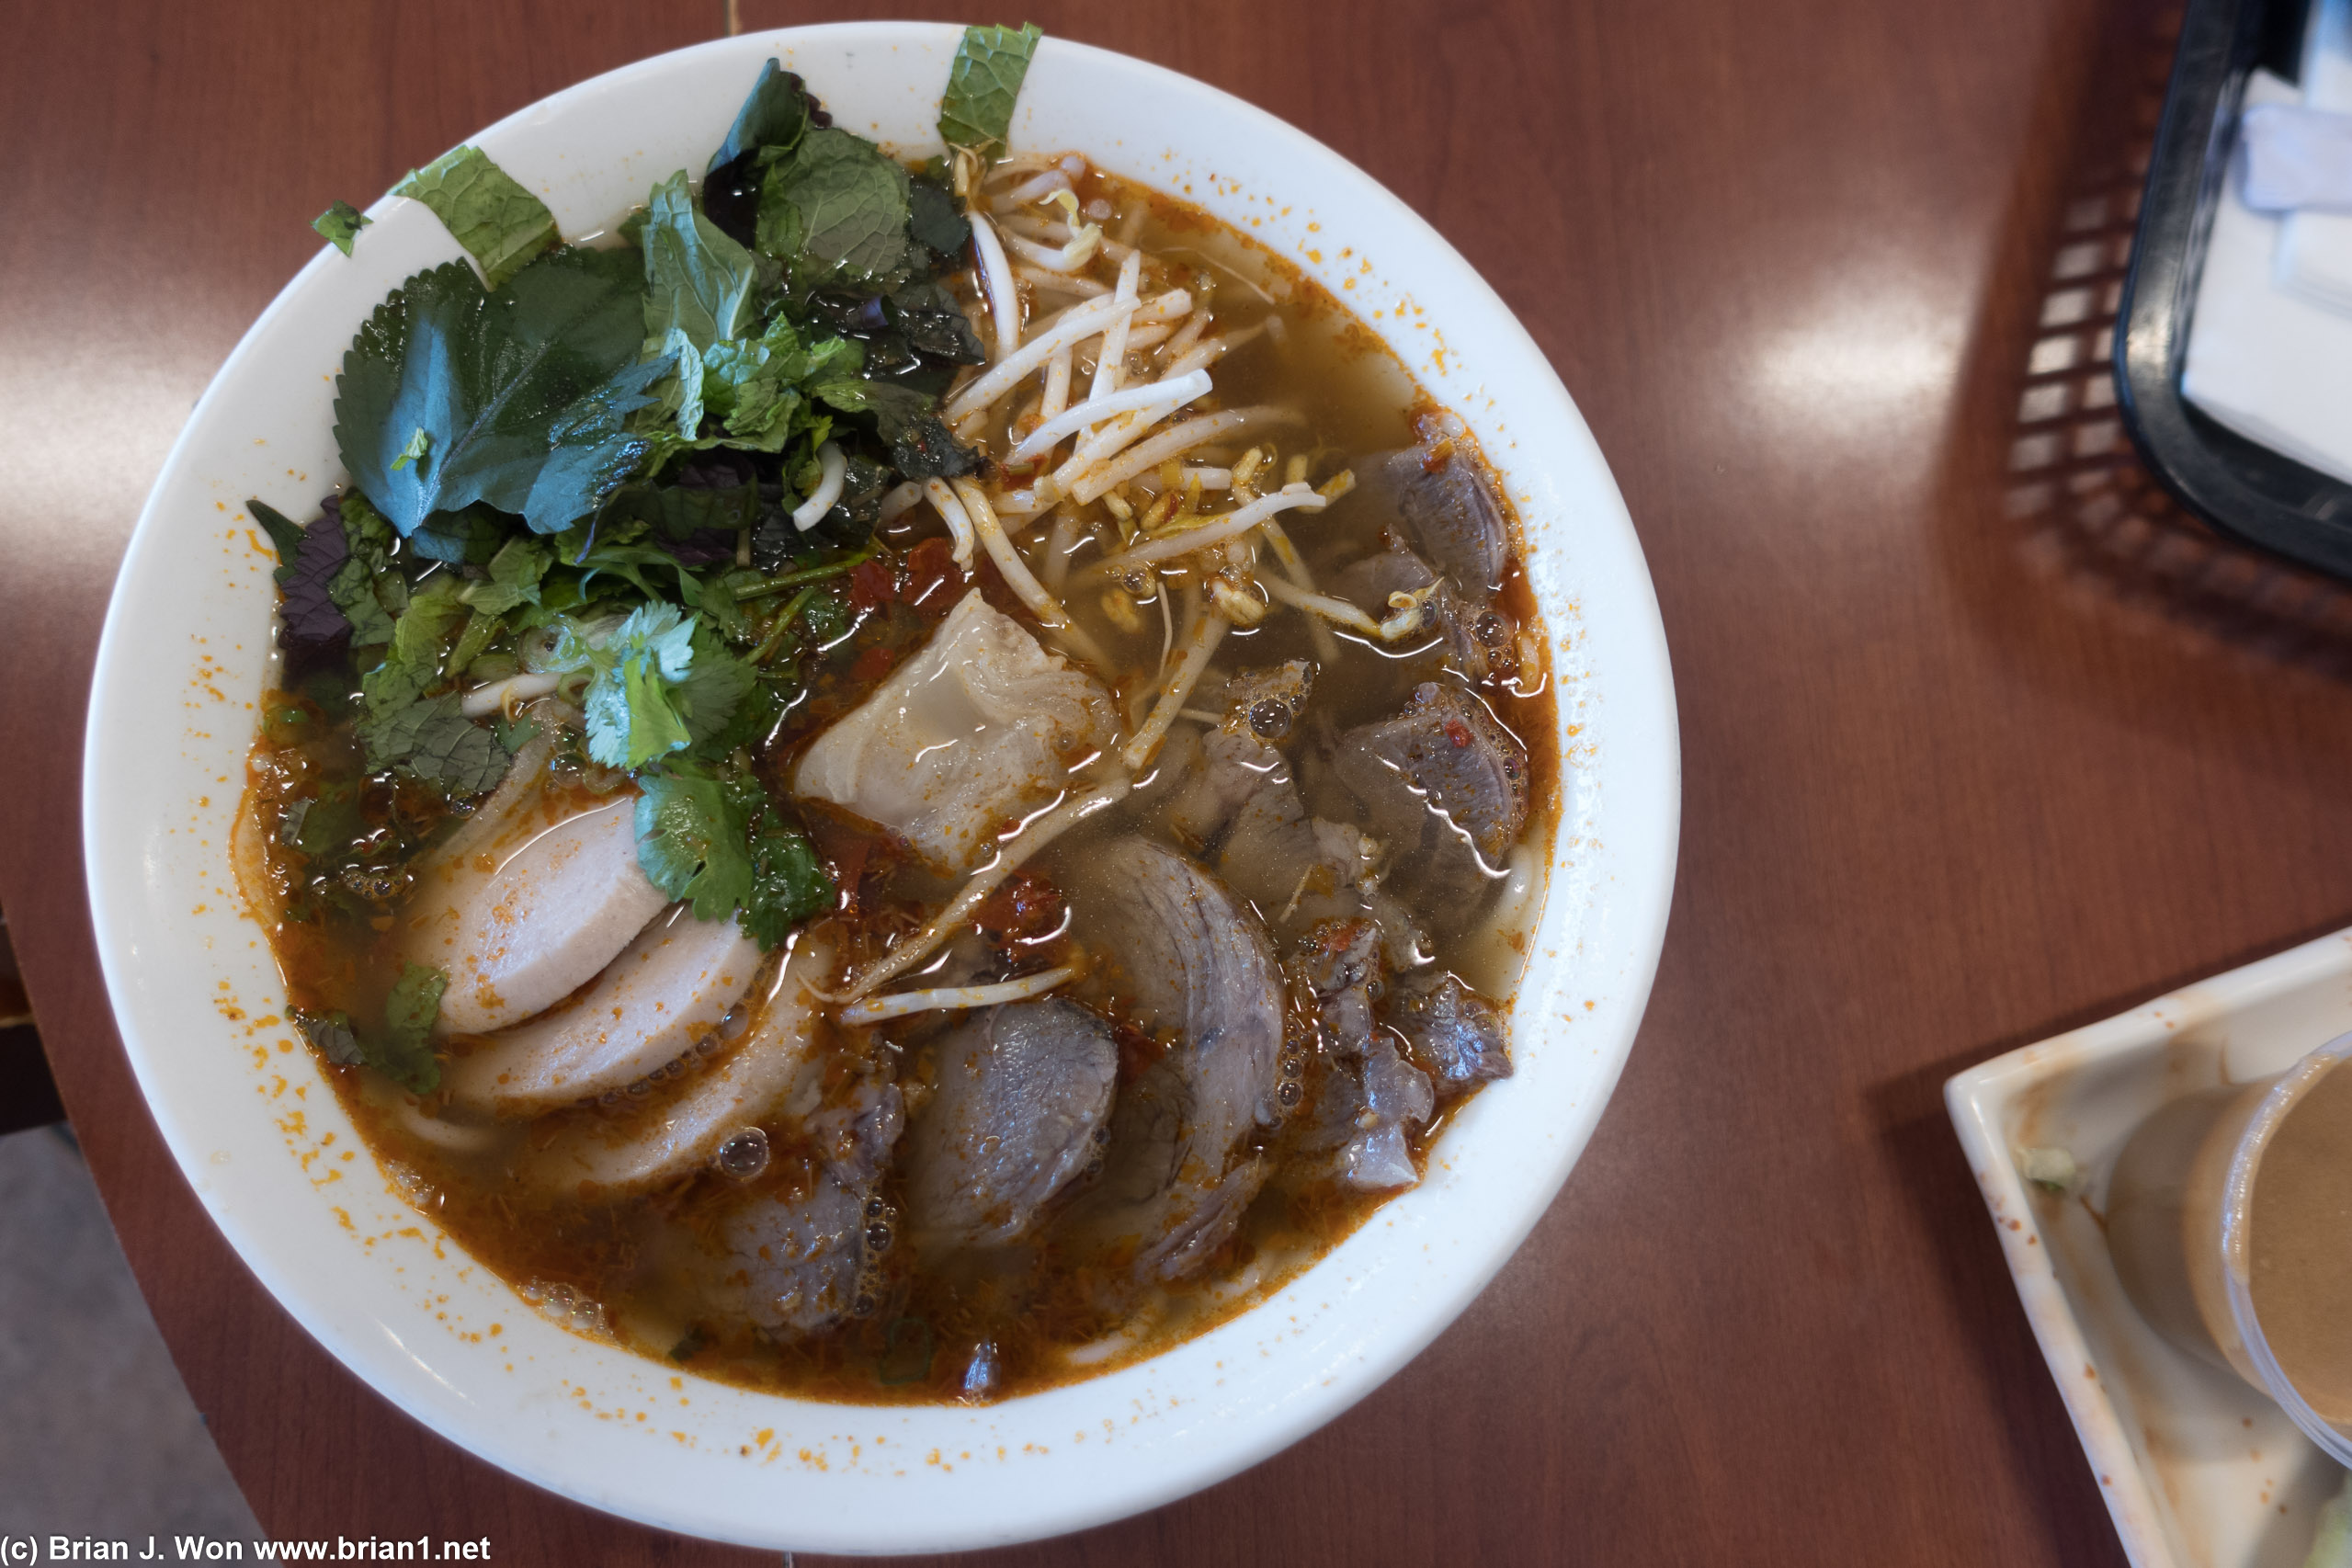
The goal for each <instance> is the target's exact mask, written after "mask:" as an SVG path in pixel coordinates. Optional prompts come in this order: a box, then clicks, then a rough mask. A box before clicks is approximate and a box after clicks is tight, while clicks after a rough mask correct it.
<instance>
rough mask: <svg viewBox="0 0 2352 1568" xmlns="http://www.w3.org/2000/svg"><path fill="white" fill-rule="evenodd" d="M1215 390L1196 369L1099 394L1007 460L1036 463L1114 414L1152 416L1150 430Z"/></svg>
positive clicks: (1049, 423)
mask: <svg viewBox="0 0 2352 1568" xmlns="http://www.w3.org/2000/svg"><path fill="white" fill-rule="evenodd" d="M1111 330H1112V331H1114V332H1116V331H1118V330H1119V329H1118V328H1117V327H1113V328H1112V329H1111ZM1095 384H1096V387H1100V386H1101V385H1102V377H1101V376H1100V375H1099V374H1097V375H1096V378H1095ZM1212 390H1214V389H1213V387H1212V386H1211V383H1210V380H1209V372H1208V371H1206V370H1195V371H1193V372H1192V373H1191V374H1190V375H1188V376H1179V377H1177V378H1176V380H1175V381H1147V382H1145V383H1144V384H1143V385H1142V386H1140V387H1130V388H1128V389H1127V390H1126V391H1125V392H1096V393H1095V394H1094V395H1093V396H1092V397H1089V398H1088V399H1087V400H1086V401H1085V402H1084V403H1078V404H1076V405H1075V406H1074V407H1071V408H1066V409H1064V410H1062V412H1061V413H1060V414H1057V415H1054V416H1053V417H1052V418H1051V419H1048V420H1046V421H1045V422H1044V423H1043V424H1041V425H1040V426H1038V427H1037V428H1036V429H1034V430H1032V431H1030V432H1029V433H1028V436H1027V437H1024V438H1023V440H1022V441H1021V444H1020V445H1019V446H1017V447H1015V448H1014V449H1013V450H1012V453H1011V455H1010V456H1008V457H1007V458H1006V462H1010V463H1026V462H1033V461H1035V460H1037V459H1039V458H1041V457H1043V456H1045V455H1046V454H1047V453H1048V452H1051V450H1053V449H1054V448H1056V447H1058V446H1060V445H1061V444H1062V441H1063V440H1064V439H1065V438H1066V437H1070V436H1073V435H1075V434H1076V433H1077V432H1079V431H1081V430H1085V429H1086V428H1088V427H1089V426H1095V425H1099V424H1101V423H1103V422H1104V421H1106V420H1108V419H1109V418H1110V417H1111V416H1112V415H1119V414H1129V413H1136V412H1141V413H1142V414H1144V415H1148V417H1147V418H1146V419H1145V420H1144V425H1145V426H1147V427H1148V426H1150V425H1153V424H1155V423H1157V422H1158V421H1160V420H1162V419H1165V418H1166V417H1167V416H1168V415H1170V414H1173V413H1175V412H1176V410H1177V409H1179V408H1182V407H1183V406H1184V405H1185V404H1186V403H1190V402H1192V401H1193V400H1194V399H1195V398H1201V397H1207V396H1208V395H1209V393H1210V392H1211V391H1212ZM1085 449H1086V444H1085V443H1084V442H1082V443H1080V445H1079V450H1080V451H1081V452H1084V451H1085Z"/></svg>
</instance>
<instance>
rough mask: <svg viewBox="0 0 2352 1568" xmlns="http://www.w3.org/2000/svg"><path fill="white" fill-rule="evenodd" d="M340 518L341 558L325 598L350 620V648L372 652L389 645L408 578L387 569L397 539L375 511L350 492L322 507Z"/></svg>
mask: <svg viewBox="0 0 2352 1568" xmlns="http://www.w3.org/2000/svg"><path fill="white" fill-rule="evenodd" d="M327 509H328V510H329V511H330V512H331V513H334V514H335V516H337V517H340V518H341V519H342V528H343V539H344V548H345V549H346V551H347V552H348V557H347V560H346V561H345V562H344V563H343V565H342V566H341V567H340V568H338V569H337V570H336V572H335V575H334V576H333V578H331V579H330V580H329V582H328V583H327V593H328V594H329V596H331V597H333V598H334V600H335V604H336V606H337V607H338V608H341V609H342V611H343V613H344V614H345V615H346V616H347V617H349V618H350V621H351V644H352V646H353V647H355V648H372V647H378V646H381V644H383V643H386V642H391V641H392V620H393V618H394V617H396V616H398V615H399V614H400V613H401V612H402V611H403V610H405V609H406V608H408V597H409V596H408V579H407V578H405V577H403V576H402V575H401V574H400V571H399V569H398V568H397V567H395V566H394V565H393V564H392V546H393V544H394V543H395V542H396V541H397V540H398V539H399V537H400V536H399V535H397V534H395V533H394V532H393V531H392V523H391V522H390V521H389V520H388V519H387V518H386V517H384V515H383V514H382V513H381V512H379V511H377V510H376V509H375V508H374V507H373V506H369V504H368V498H367V497H366V496H364V495H362V494H359V493H358V491H356V490H347V491H345V492H344V493H343V494H341V495H338V496H336V497H335V501H334V502H333V504H332V505H331V506H329V507H328V508H327Z"/></svg>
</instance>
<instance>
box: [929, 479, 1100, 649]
mask: <svg viewBox="0 0 2352 1568" xmlns="http://www.w3.org/2000/svg"><path fill="white" fill-rule="evenodd" d="M934 483H937V482H936V481H935V482H934ZM955 490H956V499H957V500H959V501H961V502H962V503H963V506H964V511H965V512H966V514H968V515H969V516H970V517H971V527H972V531H973V532H975V533H977V534H978V535H979V536H980V545H981V548H982V549H983V550H985V551H988V559H990V560H991V561H994V562H996V570H997V571H998V572H1000V573H1002V574H1004V577H1005V585H1006V587H1008V588H1011V589H1012V590H1013V595H1014V597H1016V598H1017V599H1019V600H1020V601H1021V602H1022V603H1023V604H1025V605H1027V606H1028V607H1029V613H1030V614H1031V615H1034V616H1036V617H1037V618H1038V620H1039V621H1040V623H1041V624H1043V626H1044V627H1045V629H1046V630H1047V631H1050V632H1051V633H1052V634H1053V635H1054V637H1055V638H1056V639H1057V640H1058V641H1060V642H1064V643H1067V644H1068V645H1069V646H1070V648H1071V649H1072V650H1073V651H1074V652H1075V653H1077V655H1078V656H1079V657H1080V658H1082V659H1085V660H1086V661H1087V662H1089V663H1090V664H1093V665H1096V666H1098V667H1101V668H1108V666H1109V661H1108V659H1106V658H1104V657H1103V651H1102V649H1101V647H1100V646H1099V645H1098V644H1096V642H1095V640H1094V639H1093V638H1092V637H1090V636H1088V635H1087V634H1086V629H1085V627H1083V626H1080V625H1079V624H1078V623H1077V622H1076V621H1075V620H1073V619H1071V618H1070V612H1069V611H1068V610H1066V609H1063V608H1062V601H1061V600H1060V599H1057V598H1055V597H1053V596H1052V595H1051V594H1050V593H1048V592H1046V590H1045V585H1044V584H1042V583H1040V582H1039V581H1038V580H1037V578H1036V577H1035V576H1033V575H1031V574H1030V572H1029V565H1028V562H1026V561H1024V560H1022V559H1021V552H1020V551H1017V550H1015V549H1014V548H1013V541H1012V540H1009V539H1007V538H1006V537H1005V527H1004V525H1003V524H1002V523H1000V522H998V521H997V520H996V511H995V508H994V507H993V506H989V504H988V493H987V492H986V491H984V490H983V489H981V488H980V486H979V485H977V484H975V483H972V482H971V480H969V479H959V480H957V481H956V482H955Z"/></svg>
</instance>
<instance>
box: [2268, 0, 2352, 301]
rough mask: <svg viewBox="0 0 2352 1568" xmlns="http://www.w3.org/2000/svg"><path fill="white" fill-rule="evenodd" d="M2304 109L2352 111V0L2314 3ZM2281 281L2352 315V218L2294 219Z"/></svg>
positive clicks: (2281, 235)
mask: <svg viewBox="0 0 2352 1568" xmlns="http://www.w3.org/2000/svg"><path fill="white" fill-rule="evenodd" d="M2303 107H2304V108H2309V109H2319V110H2323V111H2326V112H2332V113H2337V114H2341V113H2344V112H2346V111H2347V110H2352V0H2312V9H2311V16H2310V18H2309V19H2308V20H2307V21H2306V22H2305V23H2304V24H2303ZM2278 280H2279V281H2280V282H2281V283H2284V284H2285V285H2286V286H2287V287H2288V288H2290V289H2292V290H2295V291H2296V292H2298V293H2301V294H2307V295H2309V296H2311V297H2312V299H2314V300H2317V301H2320V302H2321V303H2322V304H2326V305H2333V306H2335V308H2336V309H2337V310H2339V311H2352V213H2344V212H2295V213H2290V214H2289V215H2288V218H2287V222H2286V223H2285V224H2284V226H2282V227H2281V228H2280V230H2279V232H2278Z"/></svg>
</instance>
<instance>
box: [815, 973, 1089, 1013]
mask: <svg viewBox="0 0 2352 1568" xmlns="http://www.w3.org/2000/svg"><path fill="white" fill-rule="evenodd" d="M1077 974H1078V971H1077V970H1076V969H1075V968H1074V967H1071V966H1068V965H1064V966H1063V967H1062V968H1061V969H1050V970H1047V971H1045V972H1044V973H1043V974H1032V975H1027V976H1024V977H1023V978H1021V979H1019V980H1006V981H1000V982H999V983H996V984H994V985H949V986H942V987H940V988H939V989H938V990H936V991H900V992H896V993H893V994H891V995H888V996H869V997H867V998H866V999H865V1000H864V1001H862V1002H852V1003H850V1004H849V1005H848V1006H846V1007H844V1008H842V1009H841V1011H840V1013H839V1014H838V1015H837V1016H838V1017H839V1018H840V1019H841V1021H842V1022H843V1023H845V1024H879V1023H881V1021H882V1020H883V1019H884V1018H899V1017H905V1016H906V1015H907V1014H909V1013H931V1012H938V1011H940V1010H943V1009H946V1008H949V1007H994V1006H997V1005H999V1004H1000V1003H1005V1002H1026V1001H1028V999H1029V998H1030V997H1032V996H1042V995H1044V994H1046V993H1047V992H1049V991H1051V990H1052V989H1053V988H1054V987H1055V986H1057V985H1060V984H1061V983H1062V982H1064V981H1067V980H1074V979H1075V978H1076V977H1077Z"/></svg>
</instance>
